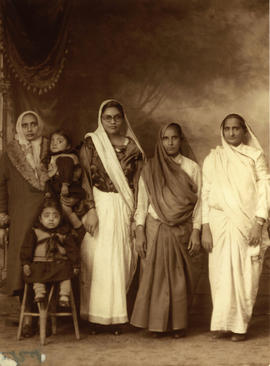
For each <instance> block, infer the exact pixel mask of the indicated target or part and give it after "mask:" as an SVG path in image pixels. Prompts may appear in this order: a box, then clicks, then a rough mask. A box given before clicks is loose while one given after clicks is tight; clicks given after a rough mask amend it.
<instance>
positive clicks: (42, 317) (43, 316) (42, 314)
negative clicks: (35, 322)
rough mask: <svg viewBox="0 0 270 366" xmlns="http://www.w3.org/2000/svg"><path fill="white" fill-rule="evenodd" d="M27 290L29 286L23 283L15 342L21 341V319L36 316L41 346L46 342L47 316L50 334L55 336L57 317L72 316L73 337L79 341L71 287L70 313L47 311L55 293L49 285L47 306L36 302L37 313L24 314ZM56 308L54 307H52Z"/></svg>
mask: <svg viewBox="0 0 270 366" xmlns="http://www.w3.org/2000/svg"><path fill="white" fill-rule="evenodd" d="M28 290H29V284H28V283H25V285H24V294H23V301H22V305H21V311H20V320H19V328H18V332H17V340H20V339H21V333H22V326H23V319H24V317H25V316H27V315H28V316H38V317H39V334H40V343H41V344H42V345H44V344H45V342H46V324H47V318H48V316H50V317H51V320H52V334H56V318H57V317H58V316H72V318H73V325H74V330H75V336H76V338H77V339H80V333H79V325H78V318H77V312H76V305H75V300H74V295H73V290H72V287H71V291H70V307H71V312H56V310H55V309H54V311H53V312H52V311H49V308H50V305H52V298H53V294H54V293H55V284H54V283H52V284H51V288H50V292H49V296H48V301H47V304H46V303H45V302H38V303H37V305H38V310H39V312H38V313H32V312H25V304H26V299H27V293H28ZM54 307H55V308H56V306H54Z"/></svg>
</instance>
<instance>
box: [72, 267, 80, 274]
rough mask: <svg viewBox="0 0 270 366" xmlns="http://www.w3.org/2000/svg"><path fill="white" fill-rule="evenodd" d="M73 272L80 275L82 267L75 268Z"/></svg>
mask: <svg viewBox="0 0 270 366" xmlns="http://www.w3.org/2000/svg"><path fill="white" fill-rule="evenodd" d="M73 273H74V276H78V274H79V273H80V268H74V269H73Z"/></svg>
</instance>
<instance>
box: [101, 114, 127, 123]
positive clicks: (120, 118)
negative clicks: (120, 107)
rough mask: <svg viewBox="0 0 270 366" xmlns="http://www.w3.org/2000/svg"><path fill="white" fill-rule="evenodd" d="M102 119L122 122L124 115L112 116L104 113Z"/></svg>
mask: <svg viewBox="0 0 270 366" xmlns="http://www.w3.org/2000/svg"><path fill="white" fill-rule="evenodd" d="M102 119H103V120H104V121H105V122H112V121H115V122H122V120H123V116H122V114H116V115H115V116H111V115H110V114H103V115H102Z"/></svg>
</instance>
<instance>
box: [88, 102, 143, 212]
mask: <svg viewBox="0 0 270 366" xmlns="http://www.w3.org/2000/svg"><path fill="white" fill-rule="evenodd" d="M112 101H114V102H117V103H119V102H118V101H117V100H115V99H108V100H105V101H104V102H103V103H102V104H101V106H100V108H99V113H98V128H97V129H96V130H95V131H94V132H93V133H87V134H86V135H85V138H87V137H89V136H90V137H91V138H92V141H93V143H94V145H95V148H96V150H97V153H98V155H99V157H100V159H101V161H102V164H103V166H104V168H105V170H106V172H107V174H108V176H109V177H110V179H111V181H112V182H113V184H114V186H115V188H116V190H117V191H118V192H119V193H120V195H121V197H122V198H123V200H124V202H125V203H126V205H127V206H128V208H129V210H130V213H131V214H132V213H133V211H134V196H133V193H132V191H131V189H130V187H129V185H128V181H127V179H126V177H125V174H124V172H123V170H122V168H121V165H120V162H119V160H118V158H117V155H116V152H115V150H114V148H113V146H112V143H111V141H110V139H109V137H108V135H107V133H106V131H105V129H104V127H103V125H102V121H101V115H102V109H103V107H104V106H105V105H106V104H107V103H109V102H112ZM119 104H120V103H119ZM122 109H123V111H124V108H123V106H122ZM124 122H125V123H124V126H123V128H124V135H125V136H129V137H131V138H132V139H133V140H134V142H135V143H136V145H137V147H138V148H139V149H140V151H141V152H142V154H143V155H144V152H143V150H142V148H141V145H140V143H139V141H138V140H137V138H136V136H135V134H134V132H133V130H132V128H131V126H130V124H129V121H128V119H127V116H126V114H125V112H124Z"/></svg>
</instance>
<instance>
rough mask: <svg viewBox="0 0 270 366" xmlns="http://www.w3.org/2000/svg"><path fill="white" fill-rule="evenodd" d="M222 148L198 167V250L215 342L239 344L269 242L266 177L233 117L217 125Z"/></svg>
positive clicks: (260, 157) (256, 150) (249, 137)
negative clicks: (205, 262)
mask: <svg viewBox="0 0 270 366" xmlns="http://www.w3.org/2000/svg"><path fill="white" fill-rule="evenodd" d="M221 141H222V146H217V147H216V149H214V150H212V151H211V152H210V154H209V155H208V156H207V157H206V159H205V161H204V164H203V189H202V203H203V206H202V207H203V231H202V245H203V247H204V248H205V249H206V251H207V252H209V278H210V285H211V294H212V302H213V312H212V319H211V330H212V331H213V337H214V338H220V337H222V336H227V335H228V334H229V335H231V339H232V341H235V342H237V341H243V340H245V338H246V332H247V327H248V323H249V320H250V318H251V315H252V309H253V306H254V303H255V299H256V294H257V290H258V285H259V277H260V273H261V269H262V261H263V255H264V251H265V245H266V244H267V242H268V239H267V235H266V230H265V225H264V223H265V221H266V219H267V217H268V210H269V178H270V176H269V173H268V170H267V166H266V162H265V157H264V153H263V150H262V147H261V145H260V143H259V142H258V140H257V138H256V137H255V135H254V134H253V132H252V131H251V129H250V127H249V126H248V125H247V123H246V122H245V120H244V119H243V118H242V117H241V116H240V115H238V114H230V115H228V116H226V117H225V119H224V120H223V122H222V124H221Z"/></svg>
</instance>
